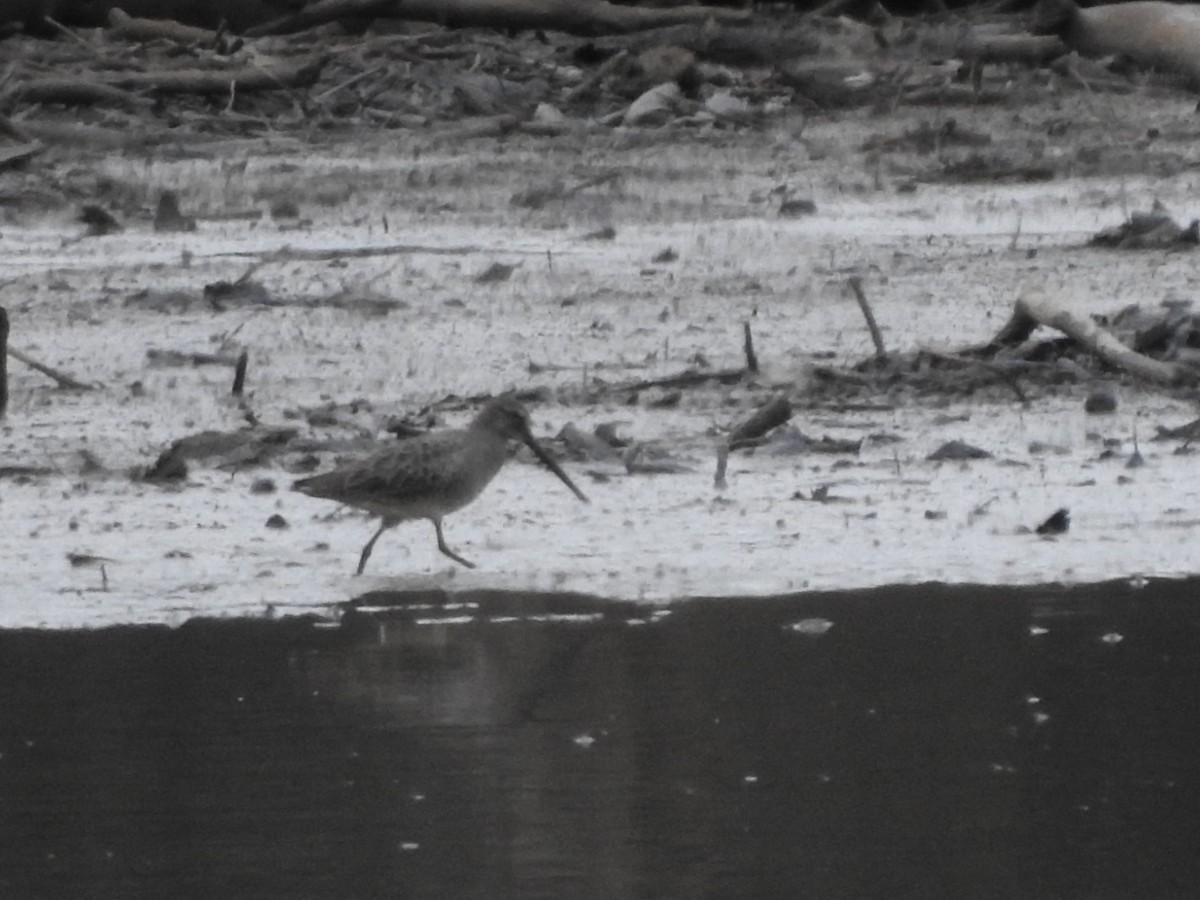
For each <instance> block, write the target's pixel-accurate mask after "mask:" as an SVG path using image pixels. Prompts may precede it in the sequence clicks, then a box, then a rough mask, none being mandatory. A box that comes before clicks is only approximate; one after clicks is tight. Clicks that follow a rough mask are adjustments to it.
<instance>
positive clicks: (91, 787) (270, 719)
mask: <svg viewBox="0 0 1200 900" xmlns="http://www.w3.org/2000/svg"><path fill="white" fill-rule="evenodd" d="M479 602H480V606H479V608H477V609H475V610H473V611H469V612H468V614H469V615H472V616H473V621H472V622H470V623H468V624H454V625H448V624H420V623H419V622H418V621H417V620H418V619H419V618H421V617H425V618H430V617H436V616H438V615H443V614H451V613H450V611H446V612H445V613H441V612H438V611H430V610H428V609H425V610H412V609H410V610H407V611H405V610H395V611H392V612H389V613H388V614H386V615H380V616H375V615H362V614H359V615H356V616H352V617H350V618H349V619H348V620H347V622H346V623H345V625H344V626H343V627H341V628H336V629H335V628H328V627H324V628H322V627H315V626H314V625H313V624H311V623H306V622H296V621H292V622H278V623H272V622H242V623H193V624H190V625H188V626H185V627H183V628H181V629H178V630H174V631H171V630H166V629H160V628H140V629H115V630H108V631H103V632H98V633H86V634H84V633H44V632H9V633H0V897H3V898H6V900H8V898H12V900H21V898H27V897H29V898H33V897H56V898H91V897H97V898H126V897H129V898H140V897H147V898H188V897H197V898H201V897H202V898H276V897H278V898H289V900H297V898H309V897H312V898H317V897H320V898H374V897H405V898H408V897H414V898H424V897H431V898H440V897H447V898H475V897H479V898H506V897H521V898H543V897H544V898H606V900H611V898H617V900H619V898H627V897H631V898H675V897H679V898H708V897H712V898H738V897H747V898H774V897H781V898H783V897H787V898H792V897H811V898H942V897H947V898H949V897H954V898H1090V900H1094V898H1118V897H1119V898H1168V897H1180V898H1183V897H1189V898H1194V897H1196V896H1200V852H1198V850H1200V791H1198V790H1197V787H1198V777H1200V726H1198V723H1200V604H1198V601H1197V585H1196V584H1194V583H1175V584H1158V583H1152V584H1151V585H1149V586H1148V587H1143V588H1141V589H1138V588H1135V587H1131V586H1128V585H1124V584H1118V585H1106V586H1102V587H1098V588H1089V589H1077V590H1071V591H1064V590H1056V589H1042V590H1037V591H1032V592H1027V593H1023V594H1017V593H1014V592H1005V591H1001V590H990V589H989V590H980V589H947V588H912V589H904V590H888V591H878V592H871V593H865V594H841V595H822V596H806V597H803V598H782V599H778V600H767V601H763V600H755V601H722V602H715V601H713V602H708V601H696V602H693V603H690V604H687V605H683V606H680V607H678V608H677V609H676V610H675V611H674V612H673V613H672V614H671V615H669V616H667V617H665V618H662V619H660V620H658V621H653V622H643V623H641V624H630V623H629V618H630V616H631V612H630V609H629V608H627V607H617V606H603V605H599V604H595V603H592V602H590V601H587V600H582V599H579V598H562V599H561V600H559V601H546V600H538V601H534V600H521V599H520V598H512V597H508V598H503V597H490V598H489V597H481V598H479ZM553 608H557V609H559V610H560V611H563V610H585V609H588V608H591V609H600V610H607V611H608V612H607V614H606V615H603V616H600V617H598V618H597V619H595V620H594V621H591V622H588V623H582V622H578V621H572V622H564V621H555V620H552V619H551V620H546V619H541V620H537V619H536V618H535V617H534V616H533V615H532V614H533V613H538V612H547V611H553ZM461 612H462V611H461V610H460V611H458V612H456V613H454V614H461ZM497 616H515V617H516V619H515V620H511V619H510V620H507V621H505V620H503V619H502V620H500V621H497V620H496V617H497ZM813 619H824V620H827V621H828V622H832V623H833V624H832V626H831V627H828V628H827V630H825V631H824V633H819V632H821V630H822V628H823V627H824V626H823V625H822V623H821V622H814V621H808V620H813ZM797 623H800V624H797ZM806 632H807V633H806Z"/></svg>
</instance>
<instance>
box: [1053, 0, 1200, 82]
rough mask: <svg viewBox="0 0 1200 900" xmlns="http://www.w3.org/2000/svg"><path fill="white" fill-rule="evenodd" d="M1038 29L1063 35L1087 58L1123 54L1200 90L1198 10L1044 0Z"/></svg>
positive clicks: (1156, 3)
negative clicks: (1173, 74)
mask: <svg viewBox="0 0 1200 900" xmlns="http://www.w3.org/2000/svg"><path fill="white" fill-rule="evenodd" d="M1038 20H1039V21H1038V22H1037V26H1036V27H1037V30H1039V31H1043V32H1049V33H1051V34H1056V35H1058V36H1060V37H1061V38H1062V39H1063V41H1064V42H1065V43H1066V44H1067V46H1068V47H1070V48H1071V49H1072V50H1076V51H1078V52H1079V53H1080V54H1081V55H1083V56H1091V57H1102V56H1123V57H1126V58H1128V59H1131V60H1133V61H1134V62H1135V63H1137V64H1138V65H1141V66H1146V67H1149V68H1152V69H1159V70H1162V71H1165V72H1174V73H1176V74H1178V75H1182V76H1183V77H1184V78H1185V79H1186V80H1187V81H1188V82H1189V84H1190V85H1191V86H1192V88H1193V89H1200V8H1197V7H1196V6H1193V5H1190V4H1186V3H1163V2H1160V0H1135V2H1131V3H1114V4H1107V5H1103V6H1093V7H1090V8H1088V9H1080V8H1079V6H1078V5H1076V3H1075V0H1041V3H1040V4H1039V8H1038Z"/></svg>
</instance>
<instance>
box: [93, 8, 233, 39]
mask: <svg viewBox="0 0 1200 900" xmlns="http://www.w3.org/2000/svg"><path fill="white" fill-rule="evenodd" d="M108 35H109V37H113V38H120V39H121V40H126V41H160V40H167V41H174V42H175V43H176V44H183V45H185V46H188V45H199V46H206V47H211V46H212V45H214V44H216V42H217V39H218V37H219V32H216V31H213V30H211V29H208V28H197V27H196V26H195V25H184V24H183V23H182V22H176V21H175V20H174V19H142V18H137V17H134V16H131V15H129V14H128V13H127V12H125V11H124V10H123V9H117V8H116V7H114V8H113V9H110V10H109V11H108Z"/></svg>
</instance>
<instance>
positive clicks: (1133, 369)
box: [994, 290, 1197, 384]
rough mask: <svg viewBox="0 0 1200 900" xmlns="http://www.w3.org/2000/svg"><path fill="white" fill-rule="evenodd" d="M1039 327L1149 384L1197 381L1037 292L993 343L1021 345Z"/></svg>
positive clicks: (1025, 297) (1027, 295)
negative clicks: (1069, 340) (1128, 344)
mask: <svg viewBox="0 0 1200 900" xmlns="http://www.w3.org/2000/svg"><path fill="white" fill-rule="evenodd" d="M1038 325H1045V326H1046V327H1047V328H1053V329H1055V330H1056V331H1061V332H1062V333H1063V334H1065V335H1067V337H1069V338H1071V339H1072V340H1073V341H1075V342H1076V343H1078V344H1081V345H1082V346H1084V347H1086V348H1087V349H1088V350H1089V351H1091V352H1092V353H1094V354H1095V355H1096V356H1098V357H1099V358H1100V359H1102V360H1104V362H1106V363H1108V364H1109V365H1111V366H1114V367H1116V368H1118V369H1123V370H1124V371H1126V372H1129V373H1130V374H1132V375H1136V376H1138V377H1139V378H1145V379H1146V380H1147V381H1155V382H1158V383H1160V384H1181V383H1184V382H1188V381H1195V380H1196V378H1197V373H1196V372H1194V371H1193V370H1191V369H1188V368H1187V367H1186V366H1182V365H1179V364H1178V363H1169V362H1162V361H1161V360H1157V359H1152V358H1150V357H1149V356H1144V355H1142V354H1141V353H1138V352H1137V351H1135V350H1130V349H1129V348H1128V347H1126V346H1125V345H1124V344H1122V343H1121V342H1120V341H1119V340H1117V339H1116V337H1114V336H1113V334H1112V333H1111V332H1110V331H1108V330H1107V329H1105V328H1102V327H1101V326H1100V325H1098V324H1096V322H1094V321H1093V320H1092V319H1091V318H1090V317H1088V316H1082V315H1079V314H1078V313H1076V312H1075V311H1074V310H1072V309H1069V308H1068V307H1066V306H1065V305H1063V304H1062V303H1060V302H1058V301H1056V300H1054V299H1052V298H1050V297H1049V296H1047V295H1046V294H1044V293H1042V292H1041V291H1037V290H1029V291H1025V292H1024V293H1022V294H1021V295H1020V296H1019V297H1018V298H1017V302H1016V304H1015V306H1014V308H1013V314H1012V318H1010V319H1009V321H1008V322H1007V323H1005V325H1004V327H1003V328H1001V330H1000V333H999V334H998V335H997V336H996V340H995V342H994V343H996V344H1011V343H1019V342H1020V341H1023V340H1025V339H1026V338H1027V337H1028V336H1029V335H1030V334H1031V333H1032V332H1033V329H1034V328H1036V327H1037V326H1038Z"/></svg>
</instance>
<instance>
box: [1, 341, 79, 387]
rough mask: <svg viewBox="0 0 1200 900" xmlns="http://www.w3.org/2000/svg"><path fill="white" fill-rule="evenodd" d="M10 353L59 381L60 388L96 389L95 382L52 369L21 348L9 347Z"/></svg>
mask: <svg viewBox="0 0 1200 900" xmlns="http://www.w3.org/2000/svg"><path fill="white" fill-rule="evenodd" d="M8 355H9V356H11V357H12V358H13V359H15V360H17V361H18V362H23V363H25V365H27V366H29V368H31V369H36V370H37V371H38V372H41V373H42V374H43V375H46V376H49V377H50V378H53V379H54V380H55V381H56V382H57V383H58V386H59V387H60V388H67V389H69V390H72V391H90V390H94V389H95V387H96V386H95V385H93V384H84V383H83V382H82V381H76V380H75V379H74V378H72V377H71V376H70V375H68V374H66V373H65V372H60V371H58V370H57V369H52V368H50V367H49V366H47V365H45V364H44V363H40V362H38V361H37V360H36V359H34V358H33V357H31V356H27V355H26V354H24V353H22V352H21V351H20V350H16V349H14V348H12V347H9V348H8Z"/></svg>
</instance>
